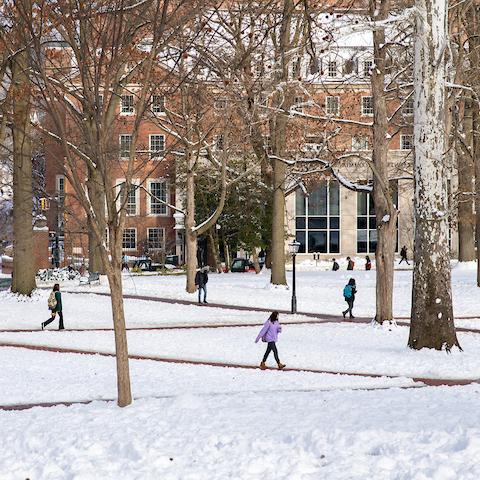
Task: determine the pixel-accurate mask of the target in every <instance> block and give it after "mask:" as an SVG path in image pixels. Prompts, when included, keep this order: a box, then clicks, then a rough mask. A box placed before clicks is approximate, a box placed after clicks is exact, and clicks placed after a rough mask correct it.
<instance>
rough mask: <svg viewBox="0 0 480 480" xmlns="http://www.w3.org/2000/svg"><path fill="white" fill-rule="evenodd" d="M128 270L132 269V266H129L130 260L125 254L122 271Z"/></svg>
mask: <svg viewBox="0 0 480 480" xmlns="http://www.w3.org/2000/svg"><path fill="white" fill-rule="evenodd" d="M124 270H126V271H127V272H129V271H130V267H129V266H128V260H127V257H126V256H125V255H124V256H123V257H122V272H123V271H124Z"/></svg>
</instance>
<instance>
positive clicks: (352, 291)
mask: <svg viewBox="0 0 480 480" xmlns="http://www.w3.org/2000/svg"><path fill="white" fill-rule="evenodd" d="M349 287H350V288H349ZM346 293H350V296H347V295H346ZM356 293H357V287H356V286H355V285H345V288H344V289H343V298H345V301H347V300H352V301H355V294H356Z"/></svg>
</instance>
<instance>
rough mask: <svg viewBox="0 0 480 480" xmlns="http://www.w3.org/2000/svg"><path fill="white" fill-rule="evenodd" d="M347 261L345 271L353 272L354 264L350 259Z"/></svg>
mask: <svg viewBox="0 0 480 480" xmlns="http://www.w3.org/2000/svg"><path fill="white" fill-rule="evenodd" d="M347 261H348V264H347V270H353V269H354V268H355V262H354V261H353V260H352V259H351V258H350V257H347Z"/></svg>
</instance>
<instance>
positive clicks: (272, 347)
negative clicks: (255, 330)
mask: <svg viewBox="0 0 480 480" xmlns="http://www.w3.org/2000/svg"><path fill="white" fill-rule="evenodd" d="M270 352H273V356H274V357H275V361H276V362H277V363H280V359H279V358H278V351H277V346H276V345H275V342H268V346H267V351H266V352H265V355H264V356H263V360H262V362H263V363H265V362H266V361H267V358H268V356H269V355H270Z"/></svg>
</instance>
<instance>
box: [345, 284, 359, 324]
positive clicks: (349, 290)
mask: <svg viewBox="0 0 480 480" xmlns="http://www.w3.org/2000/svg"><path fill="white" fill-rule="evenodd" d="M356 293H357V285H356V284H355V279H354V278H351V279H350V280H349V281H348V283H347V284H346V285H345V287H344V289H343V298H344V299H345V301H346V302H347V305H348V308H347V309H346V310H344V311H343V312H342V314H343V318H345V316H346V315H347V313H350V318H355V317H354V316H353V303H354V302H355V294H356Z"/></svg>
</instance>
